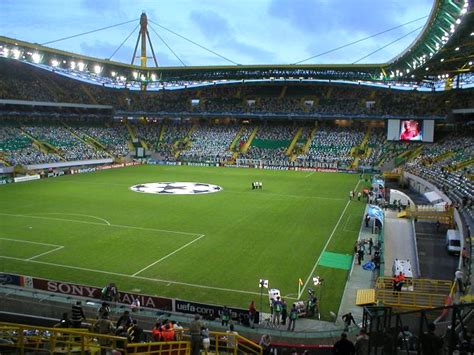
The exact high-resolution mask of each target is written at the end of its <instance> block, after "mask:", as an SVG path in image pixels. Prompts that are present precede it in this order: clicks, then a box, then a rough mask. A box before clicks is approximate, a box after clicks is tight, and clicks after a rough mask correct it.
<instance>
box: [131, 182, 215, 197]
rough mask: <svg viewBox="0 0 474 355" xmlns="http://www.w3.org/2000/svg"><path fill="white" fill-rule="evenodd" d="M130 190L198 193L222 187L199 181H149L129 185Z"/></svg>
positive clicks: (178, 193) (211, 191)
mask: <svg viewBox="0 0 474 355" xmlns="http://www.w3.org/2000/svg"><path fill="white" fill-rule="evenodd" d="M130 190H132V191H135V192H142V193H146V194H163V195H200V194H210V193H213V192H219V191H222V190H224V189H223V188H222V187H220V186H217V185H212V184H206V183H201V182H151V183H146V184H139V185H134V186H132V187H130Z"/></svg>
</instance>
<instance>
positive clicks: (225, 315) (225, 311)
mask: <svg viewBox="0 0 474 355" xmlns="http://www.w3.org/2000/svg"><path fill="white" fill-rule="evenodd" d="M229 320H230V309H229V308H227V306H224V308H222V312H221V325H222V326H223V327H227V326H228V325H229Z"/></svg>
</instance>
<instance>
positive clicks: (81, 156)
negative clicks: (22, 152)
mask: <svg viewBox="0 0 474 355" xmlns="http://www.w3.org/2000/svg"><path fill="white" fill-rule="evenodd" d="M23 129H24V130H25V131H26V132H28V134H30V135H31V136H32V137H34V138H35V139H37V140H39V141H40V142H46V143H48V144H50V145H51V146H53V147H54V148H55V149H57V152H58V154H59V155H60V156H61V157H63V158H64V160H66V161H74V160H91V159H102V158H108V157H109V155H108V154H106V153H105V152H104V151H100V150H97V149H95V148H94V147H92V146H91V145H88V144H85V143H84V142H83V141H81V140H80V139H79V138H78V137H76V136H75V135H74V134H72V133H71V132H70V131H69V130H68V129H67V128H66V127H62V126H53V127H51V126H24V127H23Z"/></svg>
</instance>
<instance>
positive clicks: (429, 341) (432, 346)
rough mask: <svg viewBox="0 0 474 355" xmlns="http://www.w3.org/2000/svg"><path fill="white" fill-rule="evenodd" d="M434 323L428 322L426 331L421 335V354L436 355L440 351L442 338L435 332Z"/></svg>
mask: <svg viewBox="0 0 474 355" xmlns="http://www.w3.org/2000/svg"><path fill="white" fill-rule="evenodd" d="M435 330H436V326H435V325H434V323H430V324H428V331H427V332H426V333H424V334H423V335H422V336H421V349H422V351H423V352H422V353H423V354H430V355H437V354H440V353H441V349H442V347H443V339H442V338H440V337H439V336H437V335H436V334H435Z"/></svg>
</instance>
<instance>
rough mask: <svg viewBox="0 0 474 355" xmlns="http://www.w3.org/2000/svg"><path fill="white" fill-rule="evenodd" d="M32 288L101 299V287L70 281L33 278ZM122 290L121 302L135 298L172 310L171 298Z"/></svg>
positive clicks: (128, 301) (128, 302)
mask: <svg viewBox="0 0 474 355" xmlns="http://www.w3.org/2000/svg"><path fill="white" fill-rule="evenodd" d="M32 280H33V282H32V284H33V285H32V286H33V287H32V288H34V289H36V290H43V291H49V292H54V293H61V294H64V295H71V296H80V297H90V298H94V299H100V294H101V291H102V290H101V289H100V288H98V287H94V286H86V285H77V284H72V283H68V282H61V281H51V280H45V279H39V278H36V277H33V278H32ZM119 292H120V296H119V298H120V301H119V302H120V303H125V304H131V303H132V302H133V300H135V299H137V298H138V300H139V301H140V304H141V306H142V307H147V308H156V309H160V310H164V311H172V309H173V300H172V299H171V298H163V297H156V296H148V295H141V294H137V293H129V292H121V291H120V290H119Z"/></svg>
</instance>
